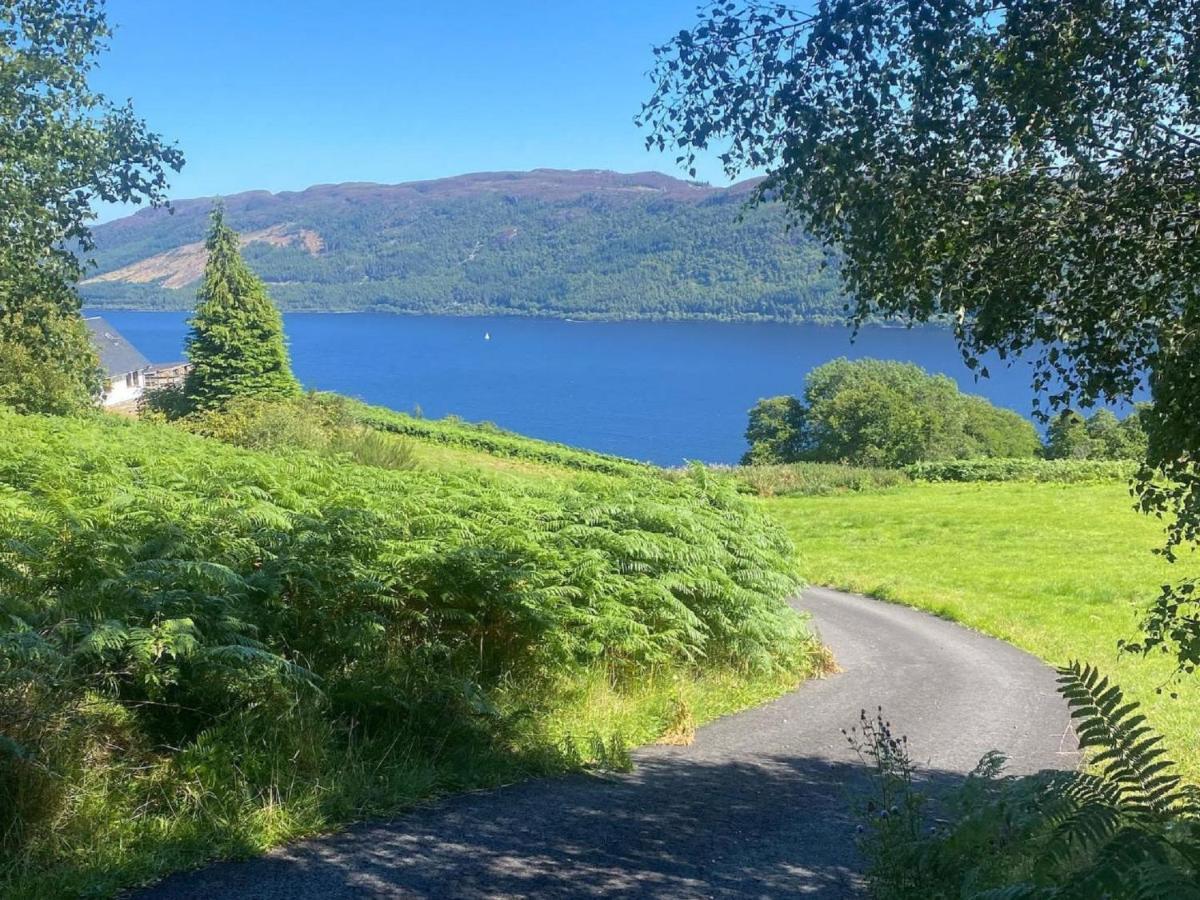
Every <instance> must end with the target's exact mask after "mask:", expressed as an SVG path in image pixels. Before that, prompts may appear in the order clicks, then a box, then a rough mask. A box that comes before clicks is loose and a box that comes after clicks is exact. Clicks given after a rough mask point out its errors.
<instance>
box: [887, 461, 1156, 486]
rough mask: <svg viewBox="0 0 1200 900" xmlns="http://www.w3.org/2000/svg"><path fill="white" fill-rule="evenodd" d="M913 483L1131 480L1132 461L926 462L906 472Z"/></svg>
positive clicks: (1135, 469) (1133, 473)
mask: <svg viewBox="0 0 1200 900" xmlns="http://www.w3.org/2000/svg"><path fill="white" fill-rule="evenodd" d="M904 471H905V472H907V473H908V476H909V477H910V478H912V480H913V481H1041V482H1059V483H1064V484H1075V483H1096V482H1105V481H1129V480H1130V479H1131V478H1132V477H1133V476H1134V475H1135V474H1136V473H1137V471H1138V466H1137V464H1136V463H1134V462H1132V461H1118V460H1102V459H961V460H945V461H942V462H924V463H917V464H916V465H912V466H908V467H907V468H906V469H905V470H904Z"/></svg>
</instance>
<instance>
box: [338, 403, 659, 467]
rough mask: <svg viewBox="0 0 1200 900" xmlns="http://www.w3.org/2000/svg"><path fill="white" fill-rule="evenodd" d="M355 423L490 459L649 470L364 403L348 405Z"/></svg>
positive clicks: (479, 427)
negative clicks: (495, 457)
mask: <svg viewBox="0 0 1200 900" xmlns="http://www.w3.org/2000/svg"><path fill="white" fill-rule="evenodd" d="M347 408H348V411H349V414H350V415H351V416H353V417H354V419H355V420H357V421H358V422H360V423H361V424H363V425H366V426H368V427H370V428H373V429H376V430H379V431H387V432H391V433H393V434H400V435H405V436H408V437H411V438H416V439H419V440H421V441H429V442H433V443H438V444H447V445H450V446H455V447H465V448H467V449H470V450H478V451H481V452H483V453H488V454H491V455H493V456H502V457H510V458H513V459H524V460H529V461H531V462H538V463H545V464H547V465H553V466H562V467H565V468H569V469H578V470H580V471H583V472H597V473H601V474H607V475H645V474H648V473H650V472H652V471H654V469H653V467H651V466H649V465H646V464H643V463H638V462H634V461H633V460H629V459H624V458H623V457H620V456H610V455H608V454H606V453H597V452H595V451H592V450H581V449H579V448H578V447H570V446H568V445H566V444H556V443H551V442H548V441H538V440H534V439H533V438H528V437H524V436H523V435H519V434H514V433H513V432H510V431H505V430H503V429H501V428H499V427H497V426H495V425H490V424H472V423H469V422H464V421H462V420H459V419H421V418H417V417H416V416H410V415H406V414H405V413H399V412H394V411H392V410H389V409H383V408H381V407H378V406H368V405H366V404H364V403H350V404H349V405H348V407H347Z"/></svg>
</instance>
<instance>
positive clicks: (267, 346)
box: [184, 206, 300, 411]
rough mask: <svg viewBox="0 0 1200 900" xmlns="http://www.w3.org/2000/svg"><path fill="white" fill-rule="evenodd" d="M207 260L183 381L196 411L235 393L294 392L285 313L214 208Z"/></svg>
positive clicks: (269, 394)
mask: <svg viewBox="0 0 1200 900" xmlns="http://www.w3.org/2000/svg"><path fill="white" fill-rule="evenodd" d="M207 248H208V263H207V264H206V265H205V267H204V283H203V285H202V286H201V288H200V296H199V303H198V304H197V306H196V313H195V315H194V316H193V317H192V320H191V322H190V323H189V324H190V325H191V329H192V330H191V334H190V335H189V336H188V340H187V357H188V360H189V361H190V362H191V363H192V370H191V372H189V373H188V377H187V381H186V383H185V385H184V395H185V397H186V398H187V406H188V408H189V409H191V410H193V411H199V410H208V409H217V408H220V407H222V406H224V405H225V404H226V403H228V402H229V400H231V399H233V398H234V397H247V396H251V397H265V398H273V397H274V398H282V397H291V396H294V395H295V394H297V393H299V391H300V385H299V383H298V382H297V381H296V378H295V376H294V375H293V374H292V367H291V363H290V361H289V359H288V351H287V345H286V343H285V342H284V337H283V317H282V316H281V315H280V314H279V310H278V309H277V308H276V307H275V304H274V303H272V302H271V298H270V296H268V294H267V289H266V286H265V285H264V284H263V283H262V280H261V279H260V278H259V277H258V276H257V275H255V274H254V273H253V272H252V271H250V267H249V266H247V265H246V262H245V260H243V259H242V254H241V251H240V248H239V246H238V236H237V232H235V231H234V230H233V229H232V228H230V227H229V226H228V225H227V224H226V223H225V216H224V213H223V211H222V209H221V207H220V206H217V207H216V208H215V209H214V210H213V214H212V228H211V230H210V231H209V234H208V243H207Z"/></svg>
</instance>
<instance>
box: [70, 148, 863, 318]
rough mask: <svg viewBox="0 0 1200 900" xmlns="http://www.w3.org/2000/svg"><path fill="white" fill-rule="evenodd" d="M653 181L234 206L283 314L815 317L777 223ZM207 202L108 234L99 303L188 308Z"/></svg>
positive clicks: (505, 179) (766, 212)
mask: <svg viewBox="0 0 1200 900" xmlns="http://www.w3.org/2000/svg"><path fill="white" fill-rule="evenodd" d="M751 186H752V185H751V183H749V182H743V183H741V184H738V185H734V186H733V187H730V188H714V187H710V186H707V185H701V184H696V183H692V182H686V181H680V180H678V179H675V178H671V177H669V176H666V175H662V174H658V173H653V172H648V173H640V174H635V175H622V174H618V173H614V172H601V171H590V170H589V171H578V172H570V171H557V170H536V171H534V172H526V173H490V174H487V173H485V174H477V175H464V176H460V177H457V178H447V179H442V180H439V181H429V182H414V183H409V184H399V185H380V184H341V185H319V186H316V187H312V188H309V189H308V190H305V191H300V192H289V193H280V194H270V193H267V192H265V191H256V192H250V193H245V194H238V195H235V196H232V197H227V198H225V200H224V204H225V208H226V215H227V219H228V220H229V222H230V224H231V225H232V226H233V227H234V228H235V229H237V230H238V231H240V232H241V233H242V235H243V241H244V242H245V249H244V253H245V256H246V258H247V260H248V261H249V262H250V264H251V266H252V267H253V268H254V269H255V270H256V271H257V272H258V273H259V274H260V275H261V276H262V277H263V279H264V280H265V281H267V283H268V285H269V286H270V289H271V293H272V296H273V297H274V298H275V299H276V300H277V301H278V302H279V304H280V305H281V306H282V307H284V308H285V309H307V310H367V309H370V310H376V311H395V312H408V313H452V314H478V313H489V314H497V313H499V314H516V315H549V316H565V317H570V318H580V319H582V318H657V319H674V318H714V319H718V318H719V319H743V320H762V319H770V320H781V321H797V320H820V319H822V318H831V317H835V316H837V315H839V313H840V312H841V308H842V302H843V301H842V297H841V294H840V292H839V287H838V284H837V277H836V273H835V272H833V271H831V270H829V269H825V268H822V258H823V255H822V252H821V250H820V248H819V247H818V246H816V245H815V244H814V243H813V242H812V241H811V240H810V239H808V238H807V237H805V236H804V235H802V234H799V233H794V232H793V233H790V234H789V233H787V232H786V230H785V228H784V227H783V222H782V218H781V215H780V212H779V211H778V210H777V209H773V208H761V209H755V210H750V211H748V212H747V213H746V215H745V218H744V220H742V221H738V219H739V214H741V213H743V212H744V211H745V210H744V202H745V200H746V198H747V197H748V195H749V190H750V187H751ZM211 207H212V200H211V199H208V198H206V199H197V200H181V201H177V202H176V203H175V204H174V213H173V214H171V213H168V212H167V211H165V210H145V211H142V212H139V213H137V214H136V215H133V216H130V217H128V218H125V219H120V220H118V221H115V222H111V223H108V224H105V225H102V226H100V227H98V228H97V229H96V231H95V237H96V244H97V250H96V253H95V259H96V263H97V268H96V270H95V272H94V274H93V275H92V276H91V277H90V278H89V279H88V280H87V281H86V282H85V283H84V285H83V292H84V295H85V298H86V300H87V302H88V304H89V305H94V306H100V307H103V306H109V307H126V308H148V309H157V308H164V309H165V308H186V307H190V306H191V305H192V303H193V301H194V298H195V291H196V282H197V280H198V278H199V275H200V272H201V270H202V268H203V260H204V255H203V244H202V243H201V241H202V237H203V234H204V229H205V224H206V221H207V215H208V212H209V210H210V209H211Z"/></svg>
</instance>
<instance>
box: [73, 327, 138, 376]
mask: <svg viewBox="0 0 1200 900" xmlns="http://www.w3.org/2000/svg"><path fill="white" fill-rule="evenodd" d="M83 321H84V324H85V325H87V327H88V331H90V332H91V333H92V344H93V345H94V346H95V347H96V352H97V353H98V354H100V366H101V367H102V368H103V369H104V372H105V374H106V375H124V374H125V373H126V372H135V371H140V370H142V369H145V368H147V367H148V366H149V365H150V360H148V359H146V357H144V356H142V354H141V353H139V352H138V349H137V347H135V346H133V344H131V343H129V341H127V340H125V337H124V335H122V334H121V332H119V331H117V329H115V328H113V327H112V325H110V324H109V323H108V322H107V321H106V320H105V319H103V318H101V317H100V316H92V317H91V318H87V319H84V320H83Z"/></svg>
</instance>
